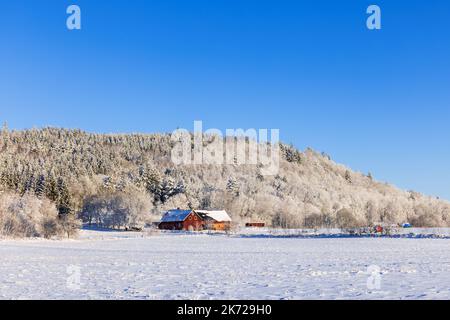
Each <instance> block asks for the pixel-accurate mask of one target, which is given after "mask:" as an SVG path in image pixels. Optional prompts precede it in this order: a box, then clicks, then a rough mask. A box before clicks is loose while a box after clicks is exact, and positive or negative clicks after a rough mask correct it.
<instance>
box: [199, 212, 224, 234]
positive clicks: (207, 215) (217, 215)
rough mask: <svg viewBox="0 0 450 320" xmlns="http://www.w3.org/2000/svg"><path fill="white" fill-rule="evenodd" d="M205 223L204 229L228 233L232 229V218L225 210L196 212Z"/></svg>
mask: <svg viewBox="0 0 450 320" xmlns="http://www.w3.org/2000/svg"><path fill="white" fill-rule="evenodd" d="M195 212H196V213H198V214H199V215H200V216H201V217H202V219H203V221H204V228H205V229H207V230H215V231H228V230H230V229H231V217H230V216H229V215H228V213H227V212H226V211H225V210H195Z"/></svg>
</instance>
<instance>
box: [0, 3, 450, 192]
mask: <svg viewBox="0 0 450 320" xmlns="http://www.w3.org/2000/svg"><path fill="white" fill-rule="evenodd" d="M70 4H77V5H79V6H80V7H81V10H82V30H80V31H69V30H67V28H66V18H67V14H66V8H67V6H68V5H70ZM370 4H377V5H379V6H380V7H381V10H382V30H380V31H369V30H368V29H367V28H366V17H367V15H366V8H367V7H368V6H369V5H370ZM449 23H450V2H449V1H447V0H434V1H432V2H430V1H425V0H420V1H419V0H409V1H402V0H396V1H378V0H373V1H364V0H345V1H344V0H342V1H337V0H336V1H324V0H309V1H306V0H305V1H301V0H297V1H284V0H277V1H275V0H272V1H264V0H254V1H253V0H252V1H249V0H221V1H219V0H201V1H199V0H190V1H181V0H179V1H176V0H158V1H156V0H155V1H150V0H147V1H144V0H133V1H124V0H116V1H113V0H109V1H100V0H95V1H94V0H90V1H88V0H72V1H63V0H59V1H54V0H39V1H37V0H14V1H12V0H11V1H2V3H1V10H0V41H1V44H0V121H2V122H3V121H7V122H8V124H9V126H10V128H13V129H22V128H30V127H42V126H47V125H50V126H57V127H70V128H81V129H85V130H88V131H92V132H171V131H172V130H174V129H176V128H177V127H182V128H187V129H191V130H192V129H193V121H194V120H202V121H203V122H204V127H205V128H212V127H214V128H219V129H222V130H225V129H226V128H269V129H270V128H279V129H280V135H281V139H282V140H283V141H285V142H288V143H293V144H294V145H296V146H297V147H299V148H302V149H303V148H305V147H307V146H311V147H312V148H314V149H316V150H318V151H325V152H327V153H328V154H330V155H331V156H332V158H333V159H334V160H335V161H338V162H341V163H344V164H346V165H349V166H350V167H351V168H353V169H355V170H358V171H362V172H368V171H370V172H372V174H373V175H374V177H375V178H377V179H379V180H382V181H389V182H391V183H393V184H395V185H397V186H399V187H401V188H404V189H415V190H418V191H421V192H424V193H427V194H430V195H436V196H440V197H443V198H447V199H450V170H449V168H448V164H449V163H450V144H449V142H448V140H449V136H450V135H449V133H450V129H449V120H450V90H449V88H450V85H449V84H450V59H449V57H450V41H449V38H450V27H449Z"/></svg>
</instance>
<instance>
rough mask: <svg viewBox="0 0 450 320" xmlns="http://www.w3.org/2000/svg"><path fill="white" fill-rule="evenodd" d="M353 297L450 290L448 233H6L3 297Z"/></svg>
mask: <svg viewBox="0 0 450 320" xmlns="http://www.w3.org/2000/svg"><path fill="white" fill-rule="evenodd" d="M378 271H379V272H378ZM346 298H348V299H397V298H401V299H450V240H449V239H390V238H324V239H297V238H265V237H248V238H243V237H239V236H234V237H228V236H226V235H206V234H202V235H182V234H158V233H157V234H155V235H148V234H147V235H143V234H140V233H126V232H122V233H121V232H100V231H83V232H82V236H81V238H80V239H79V240H65V241H46V240H23V241H22V240H20V241H18V240H14V241H13V240H0V299H346Z"/></svg>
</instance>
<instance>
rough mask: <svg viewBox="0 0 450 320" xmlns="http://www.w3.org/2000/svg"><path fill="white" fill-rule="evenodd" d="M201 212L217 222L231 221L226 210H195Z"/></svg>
mask: <svg viewBox="0 0 450 320" xmlns="http://www.w3.org/2000/svg"><path fill="white" fill-rule="evenodd" d="M195 212H197V213H199V214H204V215H206V216H208V217H210V218H212V219H214V220H216V221H217V222H231V218H230V216H229V215H228V213H227V212H226V211H225V210H212V211H211V210H195Z"/></svg>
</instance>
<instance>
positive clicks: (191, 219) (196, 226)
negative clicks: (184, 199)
mask: <svg viewBox="0 0 450 320" xmlns="http://www.w3.org/2000/svg"><path fill="white" fill-rule="evenodd" d="M202 229H203V220H202V219H201V218H200V217H199V216H198V215H196V214H195V213H191V214H190V215H189V216H187V218H186V220H184V221H183V230H202Z"/></svg>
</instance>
